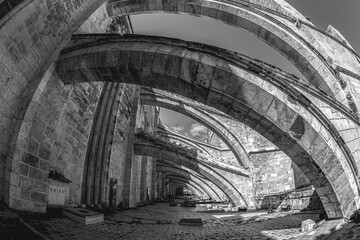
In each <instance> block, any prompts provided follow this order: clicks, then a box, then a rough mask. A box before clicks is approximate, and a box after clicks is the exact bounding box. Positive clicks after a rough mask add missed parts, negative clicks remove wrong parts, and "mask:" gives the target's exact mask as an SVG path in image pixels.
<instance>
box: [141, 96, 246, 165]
mask: <svg viewBox="0 0 360 240" xmlns="http://www.w3.org/2000/svg"><path fill="white" fill-rule="evenodd" d="M140 101H141V103H142V104H145V105H152V106H158V107H163V108H167V109H170V110H173V111H176V112H179V113H181V114H184V115H186V116H188V117H190V118H192V119H194V120H196V121H197V122H199V123H201V124H202V125H204V126H206V127H207V128H209V129H210V130H211V131H213V132H214V133H215V134H216V135H218V136H219V137H220V138H221V140H223V141H224V142H225V144H226V145H228V147H229V148H230V149H231V150H232V151H233V153H234V155H235V157H236V158H237V159H238V161H239V163H240V164H242V165H243V166H244V167H245V169H247V168H249V167H250V166H251V162H250V159H249V156H248V155H247V153H246V150H245V149H244V147H243V146H242V144H241V143H240V141H239V140H238V139H237V138H236V136H235V135H234V134H233V133H231V132H230V131H229V130H228V127H227V126H225V125H224V124H223V123H221V122H219V121H217V120H216V119H215V118H212V117H211V115H210V114H206V112H204V111H201V110H199V109H195V108H193V107H191V106H187V105H186V104H184V103H182V102H180V101H179V100H177V99H175V98H173V99H168V98H167V97H163V96H161V95H159V94H155V93H150V92H145V91H142V93H141V96H140Z"/></svg>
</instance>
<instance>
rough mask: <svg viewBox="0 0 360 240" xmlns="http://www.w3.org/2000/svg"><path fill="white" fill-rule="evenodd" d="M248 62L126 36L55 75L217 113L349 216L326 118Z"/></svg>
mask: <svg viewBox="0 0 360 240" xmlns="http://www.w3.org/2000/svg"><path fill="white" fill-rule="evenodd" d="M119 43H121V44H119ZM249 61H250V60H249V58H247V59H242V58H241V57H240V56H239V55H238V54H234V53H230V52H227V51H224V50H221V49H218V48H214V47H209V46H205V45H199V44H195V43H189V42H185V41H180V40H175V39H166V38H154V37H139V36H132V37H126V38H118V40H117V41H113V40H111V41H108V42H106V41H105V42H103V43H102V44H98V45H92V46H89V47H87V48H81V49H78V50H75V51H72V52H68V53H66V54H63V55H62V56H61V57H60V59H59V62H58V74H59V76H60V77H61V79H62V80H63V81H64V82H65V83H76V82H85V81H105V82H108V81H110V82H111V81H119V82H125V83H133V84H138V85H145V86H149V87H152V88H159V89H162V90H165V91H169V92H173V93H176V94H180V95H183V96H185V97H188V98H191V99H194V100H197V101H199V102H202V103H205V104H207V105H209V106H211V107H214V108H216V109H218V110H220V111H223V112H224V113H226V114H229V115H230V116H232V117H234V118H235V119H237V120H239V121H241V122H243V123H245V124H246V125H248V126H249V127H251V128H253V129H254V130H256V131H257V132H258V133H260V134H262V135H263V136H264V137H265V138H267V139H268V140H270V141H271V142H273V143H274V144H275V145H276V146H278V147H279V148H280V149H281V150H282V151H284V152H285V153H286V154H287V155H288V156H289V157H290V158H291V159H292V160H293V161H294V163H296V164H297V165H298V166H299V168H300V169H301V170H302V171H303V172H304V173H305V175H306V176H307V178H308V179H309V180H310V181H311V183H312V184H313V185H314V187H315V188H317V192H318V193H320V194H319V195H320V197H321V199H322V201H323V205H324V207H325V209H326V211H327V213H328V216H329V217H330V218H333V217H340V216H343V214H344V215H345V216H346V215H347V214H350V213H351V212H352V211H353V210H354V209H356V207H357V205H359V202H358V198H357V196H358V195H359V188H358V181H357V178H356V173H355V172H354V171H353V165H352V164H353V163H352V162H351V161H349V159H348V158H347V156H346V155H345V154H346V153H344V152H343V151H339V150H338V149H339V148H340V149H341V150H343V149H342V146H343V145H344V144H341V143H340V142H336V140H337V137H336V134H335V135H334V132H333V129H331V128H329V126H328V125H327V122H328V120H327V119H323V118H322V117H323V116H321V115H314V114H316V113H315V112H314V111H313V109H316V108H313V107H314V106H313V105H312V103H311V101H310V100H309V99H307V98H306V97H305V96H303V95H302V94H301V93H299V92H298V91H296V89H293V88H291V87H290V86H289V87H288V88H280V87H279V86H277V85H276V84H274V83H273V82H271V81H269V79H268V78H265V77H261V76H260V75H259V74H256V70H254V69H253V66H254V65H256V63H255V62H251V63H250V62H249ZM269 77H271V76H269ZM289 89H290V90H289ZM310 110H311V111H310ZM327 114H332V113H331V112H329V113H327ZM319 118H321V121H319ZM322 120H324V121H322ZM326 120H327V121H326ZM329 166H331V167H329ZM325 189H326V190H325ZM339 202H340V204H339Z"/></svg>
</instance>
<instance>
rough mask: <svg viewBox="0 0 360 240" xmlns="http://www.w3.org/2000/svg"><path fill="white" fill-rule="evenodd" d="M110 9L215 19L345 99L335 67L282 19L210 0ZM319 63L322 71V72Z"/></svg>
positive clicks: (115, 0)
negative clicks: (245, 34) (254, 39)
mask: <svg viewBox="0 0 360 240" xmlns="http://www.w3.org/2000/svg"><path fill="white" fill-rule="evenodd" d="M107 11H108V15H109V16H124V15H132V14H142V13H143V14H144V13H155V12H167V13H176V14H178V13H181V14H189V15H193V16H201V17H209V18H213V19H216V20H218V21H221V22H223V23H225V24H228V25H230V26H234V27H237V28H240V29H243V30H246V31H248V32H250V33H252V34H254V35H255V36H257V37H258V38H259V39H261V40H263V41H264V42H265V43H267V44H268V45H270V46H271V47H272V48H274V49H276V50H277V51H279V52H280V53H281V54H283V55H285V56H286V57H287V58H288V60H289V61H290V62H291V63H293V64H294V66H295V67H297V68H298V69H299V71H300V72H301V73H302V74H303V75H304V76H305V77H306V78H307V79H308V80H309V81H310V82H312V83H313V85H314V86H316V87H318V88H319V89H320V90H322V91H324V92H326V93H327V94H328V95H330V96H335V98H336V99H338V100H339V101H343V99H344V97H345V94H344V92H343V90H342V89H341V87H340V84H339V83H338V80H337V79H336V77H335V72H334V70H333V69H332V68H331V66H329V64H328V63H327V62H326V60H325V59H324V57H323V56H322V55H321V54H320V53H319V52H318V51H317V50H316V49H315V48H314V47H313V46H311V44H309V43H308V42H307V41H306V40H305V39H304V38H303V37H302V36H300V35H299V34H297V33H296V32H295V31H294V30H293V29H291V28H290V27H289V26H287V25H286V24H284V23H283V22H281V21H279V20H277V19H275V18H273V17H272V16H270V15H269V14H267V13H265V12H264V11H260V10H258V9H255V8H253V7H249V6H246V5H244V4H238V3H237V4H236V3H235V2H225V3H224V2H221V1H209V0H201V1H196V2H194V1H190V2H188V1H179V2H178V3H175V4H174V3H173V2H172V1H171V0H165V1H161V2H159V4H153V3H152V1H141V2H133V1H131V0H127V1H124V0H121V1H120V0H112V1H109V3H108V6H107ZM310 56H311V57H310ZM319 65H320V66H321V70H322V71H323V72H322V71H319ZM335 94H336V95H335ZM343 103H344V104H347V103H346V102H343Z"/></svg>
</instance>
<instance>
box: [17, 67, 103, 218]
mask: <svg viewBox="0 0 360 240" xmlns="http://www.w3.org/2000/svg"><path fill="white" fill-rule="evenodd" d="M43 82H44V86H43V91H42V93H41V95H40V97H39V99H37V101H32V103H31V105H30V106H29V111H28V112H27V114H26V116H25V119H24V121H23V124H22V127H21V130H20V135H19V138H18V143H19V144H18V145H17V148H16V154H15V155H14V158H13V166H17V167H16V168H14V171H13V173H14V175H13V178H14V180H15V181H14V183H16V184H14V185H12V188H11V190H12V194H11V195H12V196H13V198H12V201H11V202H10V206H11V207H14V208H19V209H28V210H33V211H45V207H46V202H47V187H48V173H49V170H52V171H56V172H59V173H61V174H63V175H64V176H65V177H66V178H68V179H70V180H71V181H72V183H71V184H70V194H69V199H67V200H68V201H69V200H70V201H74V202H79V201H80V194H81V181H82V173H83V166H84V161H85V155H86V148H87V146H86V143H87V141H88V138H89V133H90V129H91V126H92V120H93V114H94V110H95V108H96V105H97V102H98V98H99V96H100V93H101V89H102V84H101V83H97V84H77V85H74V86H67V87H65V86H64V85H63V83H62V82H61V81H60V79H59V78H58V76H57V74H56V71H55V69H54V67H51V68H50V69H49V71H48V72H47V74H46V75H45V77H44V79H43Z"/></svg>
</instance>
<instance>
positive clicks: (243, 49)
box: [130, 0, 360, 142]
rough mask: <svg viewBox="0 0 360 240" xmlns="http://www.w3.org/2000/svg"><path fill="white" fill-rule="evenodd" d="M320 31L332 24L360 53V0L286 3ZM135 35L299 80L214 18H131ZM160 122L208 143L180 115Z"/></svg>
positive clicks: (264, 49)
mask: <svg viewBox="0 0 360 240" xmlns="http://www.w3.org/2000/svg"><path fill="white" fill-rule="evenodd" d="M287 2H288V3H289V4H290V5H292V6H293V7H295V8H296V9H297V10H298V11H299V12H300V13H302V14H303V15H304V16H306V17H309V18H310V21H311V22H312V23H314V24H315V25H316V26H318V27H319V28H321V29H323V30H325V29H326V27H327V26H328V25H329V24H331V25H332V26H333V27H335V28H336V29H338V30H339V31H340V32H341V34H343V36H344V37H345V38H346V39H347V40H348V41H349V43H350V44H351V45H352V47H353V48H354V49H355V51H356V52H358V53H360V29H359V25H360V0H287ZM130 18H131V22H132V25H133V29H134V32H135V33H137V34H147V35H155V36H167V37H172V38H179V39H184V40H188V41H195V42H201V43H205V44H209V45H213V46H217V47H221V48H225V49H229V50H231V51H235V52H240V53H243V54H246V55H248V56H250V57H252V58H257V59H260V60H263V61H266V62H268V63H270V64H272V65H275V66H278V67H280V68H282V69H284V70H286V71H288V72H291V73H293V74H295V75H297V76H299V77H301V78H303V76H302V74H301V73H300V72H299V71H298V70H297V69H296V68H295V67H294V66H293V65H292V64H291V63H289V62H288V61H287V60H286V58H285V57H283V56H282V55H281V54H280V53H278V52H277V51H276V50H274V49H272V48H271V47H269V46H268V45H266V44H265V43H263V42H262V41H260V40H258V39H257V38H256V37H255V36H253V35H251V34H249V33H247V32H245V31H243V30H241V29H237V28H234V27H231V26H227V25H225V24H223V23H221V22H218V21H215V20H213V19H206V18H199V17H194V16H188V15H178V14H163V13H162V14H143V15H133V16H131V17H130ZM160 119H161V121H162V123H163V124H164V125H166V126H168V127H170V128H171V129H172V130H173V131H177V132H179V133H181V134H183V135H186V136H189V137H192V138H194V139H196V140H200V141H205V142H206V141H207V136H208V131H209V130H208V129H207V128H205V127H204V126H202V125H201V124H199V123H197V122H196V121H194V120H193V119H190V118H188V117H186V116H184V115H182V114H178V113H176V112H173V111H171V110H167V109H163V108H162V109H161V111H160Z"/></svg>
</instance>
